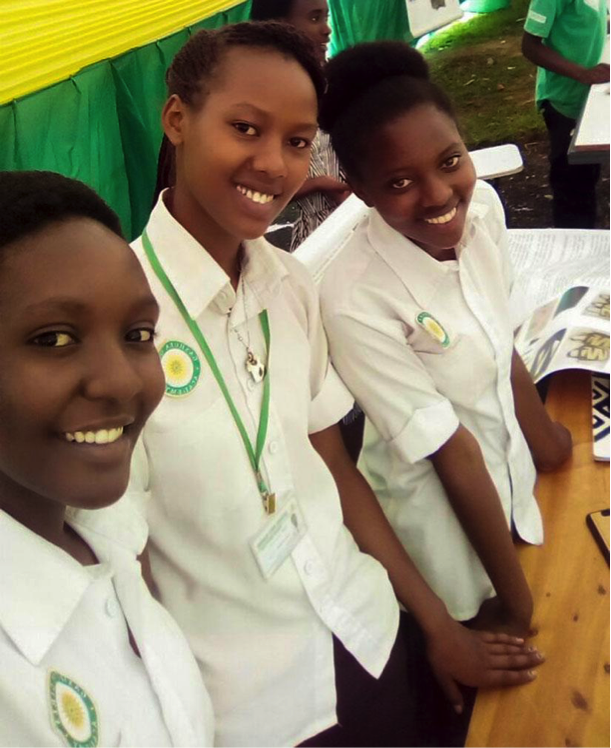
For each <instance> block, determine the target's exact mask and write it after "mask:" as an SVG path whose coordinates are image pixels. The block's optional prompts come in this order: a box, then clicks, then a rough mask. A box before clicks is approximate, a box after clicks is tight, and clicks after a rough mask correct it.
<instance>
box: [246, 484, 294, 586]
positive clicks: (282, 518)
mask: <svg viewBox="0 0 611 748" xmlns="http://www.w3.org/2000/svg"><path fill="white" fill-rule="evenodd" d="M305 533H306V525H305V520H304V519H303V515H302V513H301V510H300V509H299V505H298V504H297V501H296V500H295V499H291V500H290V501H288V502H287V504H286V505H285V506H284V507H283V508H282V509H281V510H280V511H278V512H276V513H275V514H272V515H271V516H269V517H268V518H267V520H266V521H265V524H264V525H263V527H262V529H261V530H260V531H259V532H258V533H257V534H256V535H255V537H254V538H253V539H252V540H251V541H250V547H251V548H252V552H253V553H254V554H255V558H256V560H257V564H258V566H259V569H260V570H261V574H263V576H264V577H265V579H269V578H270V577H272V576H273V575H274V574H275V573H276V571H278V569H279V568H280V567H281V566H282V564H283V563H284V562H285V561H286V559H287V558H288V557H289V556H290V555H291V553H292V552H293V551H294V550H295V548H296V547H297V545H298V543H299V541H300V540H301V538H303V536H304V535H305Z"/></svg>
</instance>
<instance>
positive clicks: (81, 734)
mask: <svg viewBox="0 0 611 748" xmlns="http://www.w3.org/2000/svg"><path fill="white" fill-rule="evenodd" d="M48 694H49V704H50V707H51V722H52V723H53V727H54V728H55V730H57V732H58V733H59V734H60V735H61V736H62V737H63V738H64V740H65V741H66V745H69V746H72V748H95V746H97V745H98V733H99V729H98V728H99V725H98V713H97V711H96V708H95V705H94V703H93V701H92V700H91V697H90V696H89V694H88V693H87V692H86V691H85V690H84V689H83V688H81V687H80V686H79V685H78V683H75V682H74V681H73V680H70V678H67V677H66V676H65V675H62V674H61V673H58V672H57V671H56V670H51V671H49V676H48Z"/></svg>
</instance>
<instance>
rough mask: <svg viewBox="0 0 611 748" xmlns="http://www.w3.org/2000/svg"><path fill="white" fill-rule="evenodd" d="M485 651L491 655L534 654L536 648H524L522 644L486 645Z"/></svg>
mask: <svg viewBox="0 0 611 748" xmlns="http://www.w3.org/2000/svg"><path fill="white" fill-rule="evenodd" d="M486 651H487V652H488V654H491V655H511V654H525V653H527V652H536V651H537V648H536V647H525V646H524V644H486Z"/></svg>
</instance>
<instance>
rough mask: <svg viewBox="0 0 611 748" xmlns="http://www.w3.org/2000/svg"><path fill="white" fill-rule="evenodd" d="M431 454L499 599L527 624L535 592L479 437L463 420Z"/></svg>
mask: <svg viewBox="0 0 611 748" xmlns="http://www.w3.org/2000/svg"><path fill="white" fill-rule="evenodd" d="M430 459H431V462H432V463H433V466H434V468H435V470H436V472H437V475H438V476H439V479H440V480H441V483H442V485H443V487H444V489H445V491H446V493H447V496H448V499H449V501H450V504H451V506H452V508H453V510H454V512H455V514H456V516H457V518H458V520H459V522H460V524H461V526H462V528H463V529H464V531H465V534H466V535H467V537H468V538H469V541H470V542H471V545H472V546H473V548H474V550H475V552H476V553H477V555H478V556H479V559H480V561H481V562H482V564H483V566H484V568H485V570H486V572H487V574H488V576H489V577H490V580H491V582H492V584H493V586H494V588H495V590H496V593H497V595H498V596H499V599H500V600H501V602H502V603H503V605H504V607H505V608H506V609H507V610H509V611H512V612H513V614H514V615H515V616H516V617H517V618H519V619H520V620H521V621H522V622H523V623H524V625H525V626H527V625H528V622H529V620H530V616H531V615H532V597H531V595H530V591H529V589H528V584H527V582H526V579H525V577H524V574H523V572H522V569H521V567H520V564H519V562H518V558H517V554H516V551H515V548H514V546H513V541H512V538H511V533H510V531H509V528H508V526H507V520H506V518H505V514H504V512H503V508H502V505H501V500H500V498H499V495H498V493H497V490H496V487H495V485H494V483H493V482H492V479H491V477H490V475H489V473H488V470H487V468H486V465H485V462H484V458H483V455H482V453H481V449H480V447H479V444H478V443H477V440H476V439H475V438H474V436H473V435H472V434H471V433H470V432H469V431H468V430H467V429H465V428H464V427H463V426H459V428H458V430H457V431H456V432H455V434H454V435H453V436H452V437H451V438H450V439H449V440H448V441H447V442H446V443H445V444H444V445H443V447H441V449H439V450H438V451H437V452H436V453H435V454H434V455H432V456H431V458H430Z"/></svg>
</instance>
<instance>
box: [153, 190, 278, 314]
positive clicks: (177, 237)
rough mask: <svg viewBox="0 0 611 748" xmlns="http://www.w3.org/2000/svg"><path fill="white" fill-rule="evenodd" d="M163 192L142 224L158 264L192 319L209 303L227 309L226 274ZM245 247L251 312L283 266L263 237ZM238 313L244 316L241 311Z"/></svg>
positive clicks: (273, 289) (262, 303)
mask: <svg viewBox="0 0 611 748" xmlns="http://www.w3.org/2000/svg"><path fill="white" fill-rule="evenodd" d="M165 192H166V191H164V192H162V193H161V195H160V196H159V199H158V201H157V204H156V205H155V207H154V209H153V212H152V213H151V217H150V219H149V222H148V224H147V227H146V231H147V234H148V236H149V239H150V240H151V243H152V245H153V247H154V248H155V252H156V253H157V256H158V257H159V261H160V262H161V265H162V267H163V269H164V270H165V272H166V274H167V276H168V278H169V279H170V281H171V282H172V284H173V286H174V288H175V289H176V291H177V292H178V294H179V296H180V298H181V299H182V301H183V303H184V305H185V307H186V308H187V311H188V312H189V314H190V315H191V317H192V318H193V319H197V318H198V317H199V316H200V315H201V313H202V312H203V311H204V310H205V309H206V308H207V307H209V306H213V307H214V308H215V309H217V311H219V312H220V313H222V314H227V313H228V312H229V311H230V310H231V309H232V307H233V306H234V305H235V301H236V293H235V291H234V289H233V287H232V285H231V282H230V279H229V276H228V275H227V273H226V272H225V271H224V270H223V269H222V268H221V266H220V265H219V264H218V263H217V262H216V261H215V260H214V259H213V258H212V257H211V256H210V255H209V254H208V252H206V250H205V248H204V247H202V245H201V244H200V243H199V242H198V241H197V240H196V239H195V238H194V237H193V236H191V234H190V233H189V232H188V231H187V230H186V229H185V228H184V227H183V226H182V225H181V224H180V223H179V222H178V221H177V220H176V219H175V218H174V216H172V214H171V213H170V211H169V210H168V209H167V207H166V205H165V202H164V200H163V195H164V194H165ZM244 248H245V256H244V267H243V272H244V281H245V283H246V284H247V285H248V287H249V289H250V290H251V291H252V292H253V294H254V295H255V299H256V301H255V302H254V303H253V304H252V308H249V309H248V316H249V317H250V316H252V315H254V314H258V312H259V311H261V309H263V308H265V307H266V306H267V304H268V302H269V299H270V298H271V297H272V296H274V295H276V294H277V293H278V290H279V287H280V283H281V281H282V278H283V277H284V276H285V275H286V274H287V273H288V271H287V269H286V268H285V266H284V264H283V263H282V262H281V261H280V259H279V258H278V257H277V252H278V250H277V249H276V248H274V247H272V246H271V245H270V244H269V243H268V242H267V241H266V240H265V239H264V238H262V237H261V238H259V239H254V240H252V241H246V242H244ZM239 315H241V316H242V318H243V317H244V313H243V312H241V313H240V312H238V316H239Z"/></svg>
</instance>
